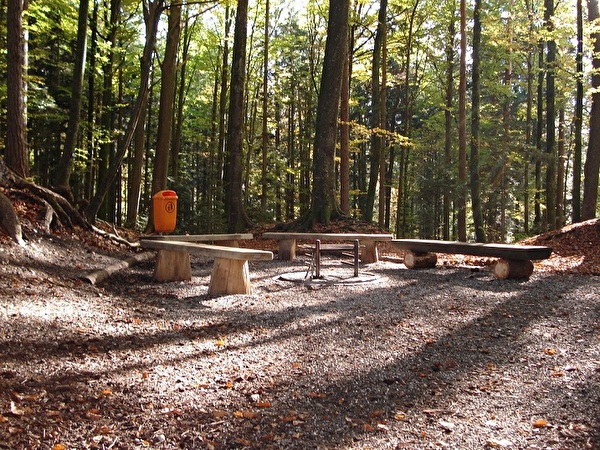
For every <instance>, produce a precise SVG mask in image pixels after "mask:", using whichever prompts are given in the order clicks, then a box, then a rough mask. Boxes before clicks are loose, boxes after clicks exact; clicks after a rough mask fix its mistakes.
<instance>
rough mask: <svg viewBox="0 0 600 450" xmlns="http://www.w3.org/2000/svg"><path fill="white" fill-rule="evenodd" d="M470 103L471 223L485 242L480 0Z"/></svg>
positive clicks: (478, 1)
mask: <svg viewBox="0 0 600 450" xmlns="http://www.w3.org/2000/svg"><path fill="white" fill-rule="evenodd" d="M471 89H472V100H471V102H472V104H471V159H470V161H469V164H470V171H469V173H470V185H471V205H472V207H473V225H474V227H475V239H476V241H477V242H485V241H486V236H485V230H484V228H483V213H482V211H481V184H480V180H479V145H480V137H479V128H480V118H481V117H480V114H481V108H480V104H481V103H480V102H481V99H480V95H481V0H475V7H474V9H473V67H472V87H471Z"/></svg>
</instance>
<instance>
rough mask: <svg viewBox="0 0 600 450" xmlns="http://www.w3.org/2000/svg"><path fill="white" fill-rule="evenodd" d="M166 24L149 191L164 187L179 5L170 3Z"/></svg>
mask: <svg viewBox="0 0 600 450" xmlns="http://www.w3.org/2000/svg"><path fill="white" fill-rule="evenodd" d="M168 23H169V29H168V31H167V44H166V47H165V57H164V59H163V64H162V70H161V81H160V105H159V109H158V130H157V136H156V158H155V161H154V174H153V177H152V194H155V193H157V192H158V191H161V190H163V189H166V187H167V176H168V171H169V153H170V150H171V130H172V128H173V108H174V105H175V86H176V84H177V49H178V48H179V38H180V36H181V5H180V4H178V3H173V4H171V7H170V8H169V22H168Z"/></svg>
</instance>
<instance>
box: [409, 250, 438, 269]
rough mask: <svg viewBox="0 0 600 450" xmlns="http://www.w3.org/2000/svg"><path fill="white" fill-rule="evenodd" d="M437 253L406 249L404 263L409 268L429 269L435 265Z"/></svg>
mask: <svg viewBox="0 0 600 450" xmlns="http://www.w3.org/2000/svg"><path fill="white" fill-rule="evenodd" d="M436 263H437V255H436V254H435V253H420V252H412V251H410V250H407V251H406V253H405V254H404V265H405V266H406V267H408V268H409V269H430V268H432V267H435V265H436Z"/></svg>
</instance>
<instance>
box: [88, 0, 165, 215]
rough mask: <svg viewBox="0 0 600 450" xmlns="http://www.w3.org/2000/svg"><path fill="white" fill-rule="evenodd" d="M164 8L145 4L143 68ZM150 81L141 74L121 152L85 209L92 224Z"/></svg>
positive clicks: (158, 2)
mask: <svg viewBox="0 0 600 450" xmlns="http://www.w3.org/2000/svg"><path fill="white" fill-rule="evenodd" d="M162 8H163V0H156V1H154V2H152V3H150V4H148V5H146V4H144V19H145V22H146V42H145V44H144V52H143V55H142V68H145V67H147V68H150V67H151V65H152V64H151V63H149V61H152V54H153V52H154V44H155V42H156V32H157V28H158V21H159V18H160V13H161V11H162ZM149 79H150V70H148V71H142V72H141V79H140V85H139V88H138V95H137V98H136V102H135V105H134V107H133V110H132V116H131V119H130V120H129V123H128V125H127V130H126V131H125V135H124V136H123V139H122V141H121V146H120V148H119V152H118V153H117V154H116V155H115V158H114V159H113V161H112V163H111V165H110V167H109V170H108V171H107V173H106V176H105V177H104V178H103V179H102V180H101V181H100V185H99V186H98V190H97V192H96V195H95V196H94V197H93V198H92V200H91V201H90V204H89V205H88V206H87V208H86V209H85V215H86V218H87V219H88V220H89V221H90V222H92V223H93V222H94V220H95V219H96V214H97V213H98V210H99V209H100V205H101V204H102V201H103V200H104V197H105V196H106V193H107V192H108V189H109V187H110V185H111V184H112V182H113V181H114V179H115V177H116V175H117V172H118V170H119V168H120V167H121V164H122V163H123V158H124V157H125V153H126V152H127V149H128V148H129V144H130V143H131V140H132V138H133V134H134V132H135V129H136V128H137V125H138V122H139V119H140V116H141V112H142V107H143V105H145V104H146V101H147V99H148V84H149Z"/></svg>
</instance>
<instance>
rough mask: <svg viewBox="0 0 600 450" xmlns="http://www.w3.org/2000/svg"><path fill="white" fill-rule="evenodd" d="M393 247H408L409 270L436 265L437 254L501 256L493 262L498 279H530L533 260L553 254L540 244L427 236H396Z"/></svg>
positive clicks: (406, 258) (407, 265) (403, 248)
mask: <svg viewBox="0 0 600 450" xmlns="http://www.w3.org/2000/svg"><path fill="white" fill-rule="evenodd" d="M391 245H392V248H393V249H395V250H405V251H406V253H405V256H404V264H405V265H406V267H408V268H409V269H419V268H429V267H435V264H436V262H437V256H436V253H454V254H460V255H473V256H489V257H494V258H501V259H500V260H498V261H497V262H496V264H495V265H494V269H493V273H494V275H495V276H496V278H498V279H500V280H505V279H508V278H529V277H530V276H531V274H532V273H533V263H532V262H531V260H537V259H546V258H549V257H550V255H551V254H552V249H551V248H550V247H543V246H537V245H511V244H478V243H467V242H454V241H438V240H426V239H393V240H392V243H391Z"/></svg>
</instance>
